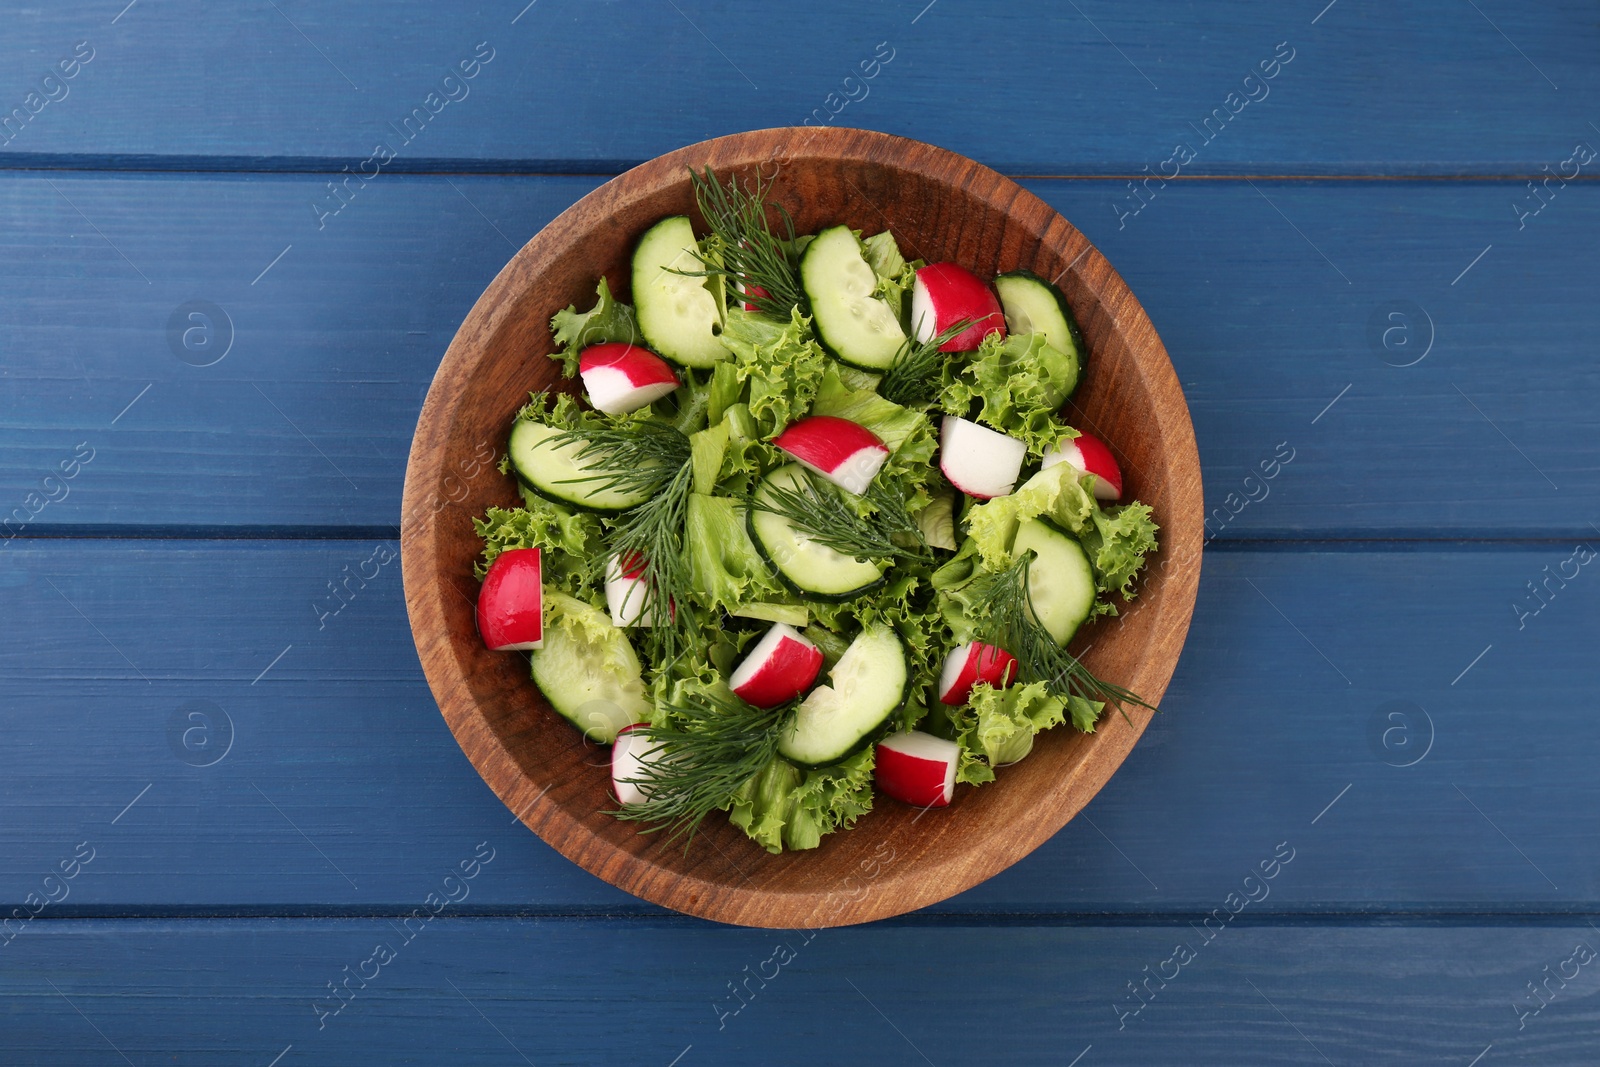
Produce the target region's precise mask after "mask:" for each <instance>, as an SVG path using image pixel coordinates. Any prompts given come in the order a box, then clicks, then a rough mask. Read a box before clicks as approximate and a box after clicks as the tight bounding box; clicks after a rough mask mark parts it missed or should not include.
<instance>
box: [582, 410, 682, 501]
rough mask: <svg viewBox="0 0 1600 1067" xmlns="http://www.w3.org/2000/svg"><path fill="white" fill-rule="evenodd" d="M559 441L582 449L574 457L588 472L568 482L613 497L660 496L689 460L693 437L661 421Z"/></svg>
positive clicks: (624, 425) (587, 431)
mask: <svg viewBox="0 0 1600 1067" xmlns="http://www.w3.org/2000/svg"><path fill="white" fill-rule="evenodd" d="M554 440H555V443H556V445H557V447H567V446H569V445H577V446H578V451H577V454H576V455H575V456H574V457H573V458H574V459H575V460H576V461H577V463H578V465H579V466H581V467H583V468H584V470H585V471H587V472H588V473H586V474H584V476H583V477H581V478H569V479H567V481H569V482H582V483H585V484H589V483H594V482H598V483H599V488H600V489H604V490H606V491H609V492H617V493H627V494H629V495H634V494H640V493H650V494H654V493H658V492H660V491H661V489H662V487H663V486H665V485H666V484H667V483H668V482H670V481H671V480H672V477H673V475H674V474H675V473H676V472H677V470H678V468H679V467H681V466H683V465H684V464H685V463H687V462H688V461H689V438H688V437H686V436H684V435H683V433H681V432H680V431H678V430H677V429H676V428H674V427H672V426H668V425H666V424H665V423H659V422H642V421H641V422H634V423H621V424H618V425H615V426H605V427H600V428H598V429H582V430H565V431H563V432H562V433H560V434H558V435H557V436H556V437H555V438H554Z"/></svg>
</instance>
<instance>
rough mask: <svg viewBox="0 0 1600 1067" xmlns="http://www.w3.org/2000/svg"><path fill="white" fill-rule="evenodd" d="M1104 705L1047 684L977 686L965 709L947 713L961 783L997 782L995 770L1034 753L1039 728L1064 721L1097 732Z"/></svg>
mask: <svg viewBox="0 0 1600 1067" xmlns="http://www.w3.org/2000/svg"><path fill="white" fill-rule="evenodd" d="M1102 707H1103V705H1101V704H1099V703H1098V702H1096V701H1091V700H1084V699H1083V698H1081V697H1059V696H1055V695H1053V694H1051V693H1050V692H1049V691H1048V689H1047V688H1046V687H1045V683H1043V682H1033V683H1030V684H1028V685H1014V686H1011V687H1010V688H1009V689H996V688H994V687H993V686H991V685H989V684H988V683H987V682H979V683H978V684H977V685H975V686H973V687H972V697H971V699H970V700H969V701H968V702H967V704H966V705H965V706H964V707H961V708H956V709H952V710H950V711H948V712H947V713H946V714H947V716H948V721H949V724H950V732H951V733H952V735H953V740H954V741H955V742H956V744H958V745H960V746H961V759H960V762H959V763H958V764H957V766H956V781H958V782H966V783H968V784H970V785H981V784H983V783H984V782H992V781H994V776H995V775H994V772H995V768H997V767H1002V766H1005V765H1006V764H1008V763H1015V762H1017V761H1018V760H1020V759H1022V758H1023V757H1024V756H1026V755H1027V754H1028V753H1030V752H1032V751H1033V739H1034V738H1035V737H1036V736H1038V734H1039V731H1041V730H1048V729H1050V728H1051V727H1052V726H1058V725H1060V724H1061V723H1062V722H1063V721H1065V719H1066V716H1067V715H1068V714H1069V713H1070V714H1071V716H1072V724H1073V725H1074V726H1076V727H1077V728H1078V729H1079V730H1082V731H1083V732H1084V733H1093V732H1094V724H1095V720H1096V719H1097V718H1099V716H1100V711H1101V708H1102Z"/></svg>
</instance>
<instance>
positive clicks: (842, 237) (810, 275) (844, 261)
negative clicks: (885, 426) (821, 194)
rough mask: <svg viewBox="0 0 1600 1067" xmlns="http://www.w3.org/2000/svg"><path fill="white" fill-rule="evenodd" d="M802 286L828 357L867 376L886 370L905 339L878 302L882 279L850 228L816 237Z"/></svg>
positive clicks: (806, 258)
mask: <svg viewBox="0 0 1600 1067" xmlns="http://www.w3.org/2000/svg"><path fill="white" fill-rule="evenodd" d="M800 284H801V286H803V287H804V288H805V291H806V300H807V301H809V302H810V304H811V314H812V316H813V320H814V325H815V326H816V328H817V339H818V340H820V341H821V342H822V344H823V346H824V347H825V348H827V349H828V351H830V352H832V353H833V354H834V355H835V356H838V357H839V358H840V359H842V360H844V361H845V362H846V363H850V364H853V365H855V366H857V367H860V368H862V369H864V370H873V371H881V370H887V369H888V368H889V366H890V365H891V364H893V363H894V357H895V354H896V353H898V352H899V351H900V346H901V345H902V344H904V343H905V340H906V333H905V331H904V330H902V329H901V328H900V321H899V320H898V319H896V318H895V315H894V311H893V310H892V309H891V308H890V307H889V305H888V304H887V303H885V302H884V301H882V300H879V299H878V298H877V297H875V296H873V295H872V293H873V290H874V289H876V288H877V286H878V276H877V275H876V274H874V273H873V272H872V268H871V267H869V266H868V265H867V261H866V259H865V258H864V257H863V256H862V255H861V242H860V241H859V240H858V239H857V238H856V235H855V234H854V233H852V232H851V230H850V228H849V227H847V226H832V227H829V228H828V229H826V230H823V231H822V232H821V233H819V234H817V236H816V239H815V240H814V241H812V242H811V243H810V244H809V245H807V246H806V251H805V254H804V255H803V256H801V257H800Z"/></svg>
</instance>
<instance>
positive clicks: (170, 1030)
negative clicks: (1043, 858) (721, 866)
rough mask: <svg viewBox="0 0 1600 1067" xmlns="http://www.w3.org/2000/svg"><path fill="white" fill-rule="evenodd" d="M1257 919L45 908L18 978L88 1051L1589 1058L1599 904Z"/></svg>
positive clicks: (23, 943)
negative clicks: (149, 913)
mask: <svg viewBox="0 0 1600 1067" xmlns="http://www.w3.org/2000/svg"><path fill="white" fill-rule="evenodd" d="M498 862H499V861H498V860H496V861H494V862H493V863H491V864H490V865H489V866H488V867H484V868H482V870H481V872H480V874H479V876H478V880H479V881H487V880H489V879H491V878H493V877H495V875H496V873H497V872H496V871H495V869H494V868H495V866H497V865H498ZM1289 870H1292V868H1286V869H1285V873H1284V874H1282V875H1280V877H1288V876H1289V875H1288V873H1287V872H1288V871H1289ZM463 884H464V885H470V884H471V883H463ZM1234 922H1235V923H1237V924H1238V925H1237V926H1233V927H1232V928H1229V927H1222V928H1221V932H1220V933H1217V932H1213V933H1212V934H1211V935H1210V936H1211V940H1210V941H1207V940H1206V934H1205V933H1204V932H1202V931H1199V930H1197V929H1195V928H1194V927H1191V926H1190V925H1188V924H1185V923H1173V924H1170V925H1166V924H1157V925H1131V926H1115V927H1106V926H1086V927H1052V926H1033V925H1020V926H1003V927H978V928H973V927H961V926H939V927H935V928H931V929H929V928H906V927H904V926H895V925H893V924H884V925H875V926H870V927H865V928H856V929H847V930H829V931H824V932H822V933H820V934H817V935H815V936H813V937H812V938H811V940H809V941H807V940H805V938H804V935H795V934H784V933H778V932H766V931H757V930H735V929H729V928H725V927H714V926H710V925H707V924H701V923H693V924H689V923H666V924H658V923H637V922H616V921H613V922H609V923H598V922H592V921H578V922H559V921H557V922H552V921H548V920H545V921H541V920H528V919H524V920H515V919H499V920H470V919H458V918H455V917H453V916H451V915H450V914H449V913H448V912H444V913H441V915H440V916H439V917H437V918H433V919H432V920H431V921H429V922H426V923H424V922H422V921H420V920H417V921H415V925H414V926H413V927H411V928H410V929H411V933H410V938H411V939H410V941H409V942H407V941H406V940H405V931H404V930H402V929H401V928H400V926H399V924H398V920H397V919H390V918H383V917H373V918H363V919H347V920H322V921H316V920H280V921H271V920H248V919H244V920H215V921H188V922H183V921H120V922H104V921H84V922H72V921H68V922H36V923H34V924H32V926H31V927H29V928H28V929H27V930H26V932H24V933H23V934H21V935H19V936H18V937H17V938H16V939H15V940H14V941H13V942H12V943H11V944H9V945H8V946H7V949H6V951H7V954H8V958H7V961H6V962H7V964H8V965H7V966H6V967H5V968H4V969H3V970H0V997H3V998H4V1002H5V1004H6V1006H7V1009H8V1011H7V1020H6V1031H7V1033H6V1039H7V1041H6V1043H7V1047H8V1050H10V1052H11V1054H12V1055H13V1056H14V1057H17V1059H16V1062H27V1063H34V1064H71V1065H73V1067H82V1065H85V1064H100V1063H106V1064H112V1063H122V1062H124V1061H126V1062H130V1063H145V1062H154V1061H155V1060H156V1059H157V1058H158V1057H159V1058H161V1059H162V1060H166V1059H167V1058H169V1057H171V1058H174V1059H177V1060H179V1061H180V1062H207V1063H249V1064H263V1065H264V1064H268V1063H276V1064H279V1065H281V1067H300V1065H309V1064H347V1063H352V1062H362V1063H437V1062H442V1061H443V1060H445V1059H448V1060H449V1061H450V1062H494V1063H538V1064H546V1063H561V1064H577V1063H653V1064H663V1065H665V1064H669V1063H676V1064H683V1065H689V1064H721V1063H728V1064H740V1063H752V1062H757V1063H771V1064H810V1063H868V1062H881V1063H906V1064H912V1063H917V1064H920V1063H939V1064H948V1063H963V1062H966V1063H972V1062H981V1063H1061V1064H1068V1063H1076V1064H1079V1065H1082V1067H1089V1065H1092V1064H1149V1063H1179V1062H1181V1063H1191V1064H1235V1063H1240V1062H1251V1063H1274V1064H1307V1065H1313V1064H1320V1065H1325V1064H1327V1063H1380V1062H1382V1063H1387V1062H1408V1063H1423V1062H1427V1063H1453V1064H1462V1065H1465V1064H1468V1063H1469V1062H1470V1063H1477V1064H1483V1065H1485V1067H1494V1065H1495V1064H1505V1063H1545V1064H1557V1063H1562V1064H1567V1063H1570V1064H1577V1063H1585V1062H1589V1061H1590V1055H1591V1054H1592V1050H1593V1041H1594V1037H1593V1034H1594V1028H1595V1026H1596V1025H1597V1024H1600V1013H1597V1010H1596V1008H1595V1003H1594V989H1595V983H1596V977H1595V973H1594V972H1595V970H1596V966H1597V964H1596V962H1595V953H1596V951H1597V949H1596V948H1595V947H1594V946H1595V945H1596V943H1597V941H1600V935H1597V934H1596V933H1595V931H1594V930H1593V929H1592V928H1591V927H1590V926H1589V925H1587V924H1586V923H1583V922H1578V921H1567V922H1563V923H1559V924H1552V925H1538V926H1532V927H1528V926H1512V925H1506V924H1496V923H1485V924H1483V925H1472V926H1467V927H1446V926H1420V927H1419V926H1411V927H1406V926H1400V927H1377V928H1369V927H1355V928H1344V927H1333V928H1328V927H1323V926H1310V927H1304V926H1268V925H1260V924H1251V923H1250V922H1249V921H1248V920H1247V919H1245V918H1244V917H1243V916H1241V917H1240V918H1239V919H1235V920H1234ZM380 946H381V949H382V950H381V951H380ZM1177 946H1183V947H1185V948H1186V949H1187V950H1188V952H1187V954H1186V955H1184V956H1182V957H1178V956H1175V949H1176V947H1177ZM1180 958H1181V959H1184V960H1186V962H1184V963H1183V964H1182V965H1181V966H1180V965H1179V963H1178V962H1176V960H1177V959H1180ZM1585 961H1586V962H1585ZM347 975H348V976H349V979H348V982H349V984H348V985H347V986H346V985H344V983H345V982H346V976H347ZM1147 975H1148V976H1149V977H1148V979H1147V977H1146V976H1147ZM1162 975H1165V976H1166V978H1165V979H1163V978H1162V977H1161V976H1162ZM1562 975H1565V976H1566V978H1565V980H1563V978H1562V977H1561V976H1562ZM363 976H364V977H363ZM1146 981H1148V983H1149V984H1148V985H1147V986H1146V985H1143V983H1145V982H1146ZM1133 983H1141V985H1140V989H1141V990H1143V992H1141V993H1140V994H1139V995H1140V996H1141V997H1143V998H1145V999H1142V1000H1141V999H1136V998H1135V994H1134V993H1133V992H1131V991H1130V987H1131V986H1132V984H1133ZM1529 983H1537V984H1538V985H1537V988H1539V989H1543V990H1546V991H1547V992H1545V993H1544V994H1543V999H1538V998H1536V996H1535V993H1533V992H1530V990H1529ZM1546 983H1547V984H1546ZM330 984H332V985H334V986H335V987H336V988H337V989H338V991H339V992H340V994H341V995H342V996H343V997H344V998H345V999H343V1000H341V999H338V998H336V997H335V996H334V995H333V994H332V993H331V992H330V990H329V986H330ZM1141 1005H1142V1006H1141ZM1135 1008H1138V1011H1137V1014H1135V1013H1134V1009H1135ZM1535 1008H1537V1009H1538V1011H1537V1013H1535V1012H1534V1010H1533V1009H1535ZM336 1010H337V1013H336V1014H335V1011H336ZM319 1024H320V1029H319ZM1519 1025H1520V1029H1519ZM1119 1026H1120V1029H1119ZM119 1055H120V1056H121V1057H124V1059H119V1058H118V1057H119ZM1475 1056H1476V1057H1479V1059H1477V1060H1474V1059H1473V1058H1474V1057H1475ZM274 1057H279V1059H277V1060H274Z"/></svg>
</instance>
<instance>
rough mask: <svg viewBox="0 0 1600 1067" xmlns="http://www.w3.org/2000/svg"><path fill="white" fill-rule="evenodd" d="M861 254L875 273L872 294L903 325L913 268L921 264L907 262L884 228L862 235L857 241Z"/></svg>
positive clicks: (912, 278) (912, 279) (921, 264)
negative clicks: (880, 230) (876, 279)
mask: <svg viewBox="0 0 1600 1067" xmlns="http://www.w3.org/2000/svg"><path fill="white" fill-rule="evenodd" d="M861 254H862V255H863V256H864V257H866V260H867V265H868V266H869V267H871V268H872V273H874V274H876V275H877V276H878V284H877V287H876V288H875V289H874V293H875V294H876V295H877V296H879V297H882V298H883V301H884V302H885V303H886V304H888V305H889V308H890V310H891V311H893V312H894V316H895V318H897V319H899V320H900V323H901V325H902V326H903V325H905V324H906V310H907V307H908V304H909V300H910V296H911V285H912V283H913V282H915V281H916V278H917V268H918V267H920V266H923V262H922V260H920V259H918V260H913V261H912V262H910V263H907V262H906V257H905V256H903V255H901V253H900V246H899V244H897V243H896V242H895V239H894V234H892V233H890V232H889V231H888V230H884V231H883V232H882V233H875V234H873V235H872V236H871V237H867V238H864V239H863V240H862V241H861Z"/></svg>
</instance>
